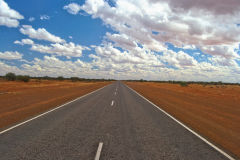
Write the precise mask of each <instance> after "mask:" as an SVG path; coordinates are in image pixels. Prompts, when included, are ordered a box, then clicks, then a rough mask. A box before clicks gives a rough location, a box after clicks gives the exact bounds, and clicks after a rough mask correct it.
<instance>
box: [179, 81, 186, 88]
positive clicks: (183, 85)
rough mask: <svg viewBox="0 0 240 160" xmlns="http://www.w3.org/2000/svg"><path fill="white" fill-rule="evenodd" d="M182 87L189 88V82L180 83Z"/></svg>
mask: <svg viewBox="0 0 240 160" xmlns="http://www.w3.org/2000/svg"><path fill="white" fill-rule="evenodd" d="M179 84H180V86H182V87H187V86H188V83H187V82H179Z"/></svg>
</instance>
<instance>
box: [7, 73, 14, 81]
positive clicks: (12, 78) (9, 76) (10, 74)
mask: <svg viewBox="0 0 240 160" xmlns="http://www.w3.org/2000/svg"><path fill="white" fill-rule="evenodd" d="M5 78H6V80H8V81H15V80H16V78H17V77H16V75H15V74H14V73H11V72H9V73H7V74H6V75H5Z"/></svg>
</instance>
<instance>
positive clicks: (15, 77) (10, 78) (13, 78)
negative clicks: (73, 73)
mask: <svg viewBox="0 0 240 160" xmlns="http://www.w3.org/2000/svg"><path fill="white" fill-rule="evenodd" d="M1 78H3V79H5V80H7V81H22V82H29V81H30V80H31V79H35V80H39V81H41V80H58V81H64V80H71V81H72V82H77V81H88V82H91V81H114V79H104V78H102V79H89V78H79V77H70V78H66V77H63V76H58V77H49V76H43V77H31V76H29V75H16V74H15V73H12V72H9V73H7V74H6V75H5V76H1Z"/></svg>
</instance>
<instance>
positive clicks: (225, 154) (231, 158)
mask: <svg viewBox="0 0 240 160" xmlns="http://www.w3.org/2000/svg"><path fill="white" fill-rule="evenodd" d="M124 85H125V86H126V87H127V88H129V89H130V90H131V91H133V92H134V93H136V94H137V95H138V96H140V97H141V98H143V99H144V100H146V101H147V102H148V103H150V104H151V105H152V106H154V107H156V108H157V109H158V110H160V111H161V112H162V113H164V114H165V115H167V116H168V117H169V118H171V119H172V120H174V121H175V122H177V123H178V124H180V125H181V126H182V127H184V128H185V129H187V130H188V131H189V132H191V133H192V134H194V135H195V136H197V137H198V138H199V139H201V140H202V141H204V142H205V143H206V144H208V145H209V146H211V147H212V148H214V149H215V150H216V151H218V152H219V153H221V154H222V155H224V156H225V157H226V158H228V159H229V160H236V159H235V158H233V157H232V156H230V155H229V154H227V153H226V152H225V151H223V150H222V149H220V148H218V147H217V146H216V145H214V144H212V143H211V142H209V141H208V140H207V139H205V138H204V137H202V136H201V135H200V134H198V133H197V132H195V131H193V130H192V129H190V128H189V127H188V126H186V125H185V124H184V123H182V122H181V121H180V120H178V119H176V118H175V117H173V116H172V115H170V114H169V113H167V112H166V111H165V110H163V109H162V108H161V107H159V106H157V105H156V104H154V103H153V102H151V101H150V100H148V99H147V98H145V97H144V96H143V95H141V94H140V93H138V92H137V91H135V90H134V89H132V88H131V87H129V86H128V85H126V84H124Z"/></svg>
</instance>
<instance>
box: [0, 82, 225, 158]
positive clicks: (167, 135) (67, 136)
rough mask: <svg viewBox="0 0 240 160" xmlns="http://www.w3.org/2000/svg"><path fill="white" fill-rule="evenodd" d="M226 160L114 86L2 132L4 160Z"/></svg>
mask: <svg viewBox="0 0 240 160" xmlns="http://www.w3.org/2000/svg"><path fill="white" fill-rule="evenodd" d="M100 142H103V147H102V150H101V156H100V160H223V159H227V158H226V157H225V156H223V155H222V154H220V153H219V152H217V151H216V150H215V149H213V148H212V147H211V146H209V145H207V144H206V143H205V142H203V141H202V140H200V139H199V138H198V137H196V136H195V135H193V134H192V133H191V132H189V131H188V130H186V129H185V128H183V127H182V126H181V125H179V124H178V123H176V122H175V121H174V120H172V119H171V118H169V117H168V116H166V115H165V114H163V113H162V112H161V111H159V110H158V109H157V108H156V107H153V106H152V105H151V104H150V103H149V102H147V101H146V100H144V99H143V98H141V97H140V96H139V95H137V94H136V93H135V92H133V91H132V90H130V89H129V88H127V86H125V85H124V84H123V83H121V82H115V83H113V84H111V85H108V86H106V87H104V88H103V89H100V90H99V91H97V92H94V93H92V94H90V95H88V96H85V97H83V98H81V99H79V100H77V101H74V102H73V103H70V104H68V105H66V106H64V107H61V108H59V109H57V110H55V111H53V112H50V113H48V114H45V115H44V116H41V117H39V118H37V119H34V120H32V121H30V122H28V123H25V124H23V125H21V126H19V127H16V128H14V129H12V130H9V131H8V132H5V133H2V134H0V159H1V160H15V159H22V160H38V159H41V160H48V159H49V160H66V159H67V160H93V159H94V157H95V155H96V152H97V149H98V145H99V143H100Z"/></svg>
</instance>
